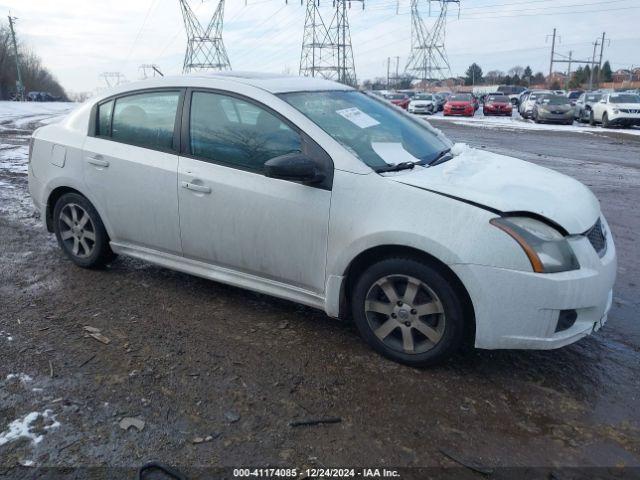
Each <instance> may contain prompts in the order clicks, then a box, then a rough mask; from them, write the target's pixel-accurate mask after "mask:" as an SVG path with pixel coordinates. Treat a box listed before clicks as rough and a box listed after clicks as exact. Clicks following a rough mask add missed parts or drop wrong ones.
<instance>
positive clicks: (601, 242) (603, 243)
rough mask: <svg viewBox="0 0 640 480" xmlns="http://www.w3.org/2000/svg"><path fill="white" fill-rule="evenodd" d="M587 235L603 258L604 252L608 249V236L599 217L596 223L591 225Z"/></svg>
mask: <svg viewBox="0 0 640 480" xmlns="http://www.w3.org/2000/svg"><path fill="white" fill-rule="evenodd" d="M585 235H586V236H587V238H588V239H589V242H590V243H591V246H592V247H593V249H594V250H595V251H596V252H597V253H598V256H599V257H601V258H602V256H603V255H604V252H606V251H607V237H606V236H605V234H604V230H603V229H602V222H601V221H600V219H598V221H597V222H596V224H595V225H594V226H593V227H591V228H590V229H589V230H588V231H587V232H586V233H585Z"/></svg>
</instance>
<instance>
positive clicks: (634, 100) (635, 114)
mask: <svg viewBox="0 0 640 480" xmlns="http://www.w3.org/2000/svg"><path fill="white" fill-rule="evenodd" d="M589 123H591V125H595V124H596V123H602V126H603V127H604V128H609V127H615V126H623V127H630V126H632V125H640V95H636V94H635V93H605V94H604V95H603V96H602V98H601V99H600V100H599V101H598V102H596V103H594V104H593V105H592V107H591V112H590V117H589Z"/></svg>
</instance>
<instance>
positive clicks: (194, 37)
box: [179, 0, 231, 73]
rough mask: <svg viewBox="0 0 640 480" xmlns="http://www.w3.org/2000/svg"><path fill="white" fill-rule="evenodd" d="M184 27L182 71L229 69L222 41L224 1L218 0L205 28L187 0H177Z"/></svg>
mask: <svg viewBox="0 0 640 480" xmlns="http://www.w3.org/2000/svg"><path fill="white" fill-rule="evenodd" d="M179 2H180V7H181V8H182V18H183V20H184V28H185V30H186V32H187V51H186V53H185V55H184V65H183V67H182V72H183V73H189V72H194V71H200V70H231V63H230V62H229V57H228V56H227V51H226V49H225V48H224V43H223V42H222V26H223V19H224V2H225V0H219V1H218V6H217V7H216V9H215V11H214V13H213V16H212V17H211V20H210V21H209V24H208V25H207V28H204V27H203V26H202V24H201V23H200V21H199V20H198V18H197V17H196V15H195V13H194V12H193V10H191V7H190V6H189V3H188V0H179Z"/></svg>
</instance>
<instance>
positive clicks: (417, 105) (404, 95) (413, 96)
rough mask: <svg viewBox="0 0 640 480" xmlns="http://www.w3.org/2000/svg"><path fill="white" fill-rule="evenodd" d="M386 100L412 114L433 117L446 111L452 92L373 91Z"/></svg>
mask: <svg viewBox="0 0 640 480" xmlns="http://www.w3.org/2000/svg"><path fill="white" fill-rule="evenodd" d="M371 93H373V94H374V95H378V96H380V97H382V98H384V99H385V100H387V101H389V102H391V103H392V104H394V105H397V106H398V107H400V108H403V109H405V110H408V111H409V112H410V113H415V114H423V115H432V114H434V113H437V112H441V111H443V110H444V105H445V103H446V102H447V99H448V98H449V96H450V95H451V92H438V93H429V92H411V91H398V92H390V91H373V92H371Z"/></svg>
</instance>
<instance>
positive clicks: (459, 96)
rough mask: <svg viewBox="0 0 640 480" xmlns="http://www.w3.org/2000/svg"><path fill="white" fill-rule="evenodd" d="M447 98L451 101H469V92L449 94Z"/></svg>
mask: <svg viewBox="0 0 640 480" xmlns="http://www.w3.org/2000/svg"><path fill="white" fill-rule="evenodd" d="M449 100H450V101H452V102H470V101H471V95H469V94H464V93H463V94H457V95H451V96H450V97H449Z"/></svg>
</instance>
